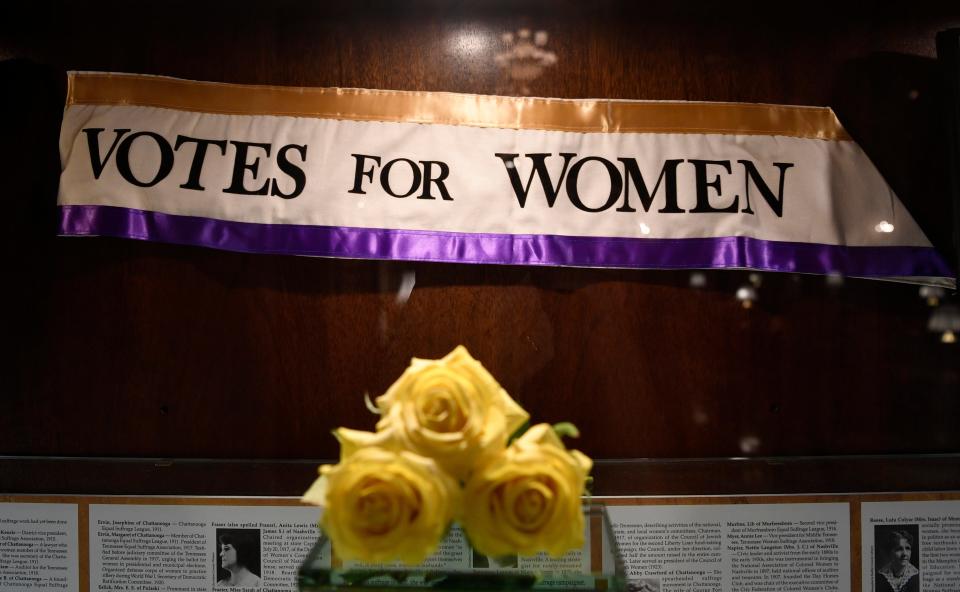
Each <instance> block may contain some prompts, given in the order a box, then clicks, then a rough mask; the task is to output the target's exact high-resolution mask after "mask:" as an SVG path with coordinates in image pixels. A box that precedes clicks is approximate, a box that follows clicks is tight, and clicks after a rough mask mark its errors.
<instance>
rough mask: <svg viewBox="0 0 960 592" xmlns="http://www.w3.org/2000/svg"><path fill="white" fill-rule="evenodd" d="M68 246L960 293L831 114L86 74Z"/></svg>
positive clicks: (65, 190)
mask: <svg viewBox="0 0 960 592" xmlns="http://www.w3.org/2000/svg"><path fill="white" fill-rule="evenodd" d="M60 156H61V165H62V174H61V179H60V191H59V197H58V203H59V212H60V233H61V234H62V235H66V236H87V235H103V236H114V237H124V238H132V239H141V240H154V241H163V242H171V243H179V244H188V245H198V246H205V247H214V248H219V249H228V250H234V251H244V252H258V253H284V254H295V255H312V256H324V257H351V258H368V259H398V260H411V261H444V262H459V263H492V264H510V265H556V266H582V267H612V268H643V269H676V268H690V269H727V268H729V269H754V270H763V271H784V272H798V273H815V274H834V273H836V274H843V275H848V276H856V277H867V278H882V279H893V280H900V281H908V282H914V283H926V284H933V285H940V286H953V285H954V274H953V272H952V271H951V270H950V269H949V268H948V266H947V264H946V263H945V262H944V260H943V258H942V257H941V256H940V255H939V254H938V253H937V252H936V251H935V250H934V249H933V248H932V247H931V245H930V242H929V241H928V240H927V238H926V237H925V236H924V234H923V232H922V231H921V230H920V228H919V227H918V226H917V224H916V222H915V221H914V220H913V218H912V217H911V216H910V214H909V213H908V212H907V211H906V209H905V208H904V207H903V205H902V204H901V203H900V201H899V199H897V197H896V196H895V195H894V193H893V191H892V190H891V189H890V187H889V186H888V185H887V184H886V182H885V181H884V180H883V178H882V177H881V176H880V174H879V173H878V172H877V170H876V168H875V167H874V166H873V164H872V163H871V162H870V160H869V159H868V158H867V156H866V155H865V154H864V153H863V151H862V150H861V149H860V148H859V147H858V146H857V144H856V143H855V142H853V141H852V140H851V139H850V137H849V136H848V135H847V133H846V132H845V131H844V129H843V127H842V126H841V124H840V122H839V121H838V120H837V118H836V116H835V115H834V114H833V111H831V110H830V109H828V108H821V107H795V106H780V105H758V104H740V103H695V102H648V101H614V100H567V99H542V98H520V97H497V96H482V95H465V94H452V93H440V92H400V91H378V90H360V89H340V88H293V87H270V86H245V85H235V84H220V83H209V82H194V81H187V80H179V79H173V78H165V77H156V76H142V75H129V74H112V73H90V72H72V73H70V74H69V90H68V95H67V103H66V109H65V111H64V116H63V126H62V129H61V137H60Z"/></svg>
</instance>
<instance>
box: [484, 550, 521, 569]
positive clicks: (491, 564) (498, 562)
mask: <svg viewBox="0 0 960 592" xmlns="http://www.w3.org/2000/svg"><path fill="white" fill-rule="evenodd" d="M519 565H520V559H519V558H518V557H517V556H516V555H515V554H514V555H503V556H501V557H489V556H487V555H484V554H482V553H478V552H477V550H476V549H474V550H473V567H474V569H511V568H514V567H518V566H519Z"/></svg>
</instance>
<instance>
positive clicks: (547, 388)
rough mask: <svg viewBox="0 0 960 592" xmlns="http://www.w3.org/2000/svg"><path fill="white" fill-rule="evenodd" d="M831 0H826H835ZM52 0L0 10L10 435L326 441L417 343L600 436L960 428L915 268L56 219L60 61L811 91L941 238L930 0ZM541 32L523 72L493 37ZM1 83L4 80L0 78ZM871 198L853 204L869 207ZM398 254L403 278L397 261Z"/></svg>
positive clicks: (207, 448) (605, 448)
mask: <svg viewBox="0 0 960 592" xmlns="http://www.w3.org/2000/svg"><path fill="white" fill-rule="evenodd" d="M828 7H829V8H828ZM771 10H772V9H771V8H770V7H769V5H767V4H760V3H734V4H724V5H723V6H719V5H715V4H713V3H705V2H700V3H693V4H685V5H684V6H683V7H680V8H668V7H660V8H656V9H653V10H652V11H650V10H649V9H648V8H642V7H641V6H640V5H637V6H635V5H634V3H622V4H620V3H613V2H590V3H582V2H549V3H548V2H520V3H515V2H510V3H507V2H439V1H437V2H433V1H430V2H428V1H415V2H354V3H349V4H347V3H343V4H342V5H337V6H327V5H326V4H324V3H304V2H291V1H282V2H271V3H257V4H249V5H242V6H240V5H235V4H233V3H223V4H200V3H183V2H179V3H172V4H171V3H157V4H146V5H144V6H142V7H139V8H138V9H137V11H136V15H134V13H133V11H131V10H130V9H129V7H128V5H127V4H121V3H114V4H111V3H107V4H97V6H95V7H94V6H76V5H72V4H71V5H66V4H65V5H56V4H54V5H49V4H44V5H43V6H41V7H38V8H35V9H32V10H30V11H27V12H25V13H24V14H22V15H16V16H15V17H11V18H7V19H5V20H4V22H3V25H2V27H3V29H2V34H0V57H2V58H3V59H5V60H7V61H4V62H3V63H0V80H2V81H3V84H4V88H5V89H6V90H5V91H4V92H3V93H2V94H3V97H2V99H0V101H2V105H3V108H4V109H3V113H4V114H5V115H6V118H7V123H6V124H5V125H6V129H5V131H4V141H3V142H2V143H0V144H2V148H0V150H2V152H0V162H3V163H4V164H3V165H0V166H3V168H4V169H5V170H4V175H3V179H4V190H5V192H4V193H5V195H6V196H7V199H6V200H5V201H6V203H7V205H8V208H7V211H8V214H7V219H6V222H5V223H4V237H5V238H4V241H5V244H6V246H7V249H6V251H5V252H6V254H7V257H6V258H5V262H6V264H7V268H8V276H9V278H8V281H7V283H6V287H5V289H4V290H3V296H2V298H3V300H2V303H3V307H4V310H5V311H6V314H5V318H6V321H5V327H7V329H6V331H5V337H6V341H7V343H8V345H9V349H10V350H11V353H10V354H9V356H8V358H7V360H6V362H5V363H6V364H8V366H9V367H8V368H7V369H6V370H5V371H4V376H5V383H6V386H5V387H4V389H3V390H4V395H3V406H4V412H3V413H2V414H0V454H18V455H71V456H74V455H79V456H87V455H104V456H167V457H193V458H197V457H216V458H318V457H319V458H332V457H334V456H336V446H335V442H334V440H333V438H332V437H331V436H330V435H329V431H330V429H332V428H333V427H335V426H337V425H349V426H352V427H356V428H363V427H366V428H372V426H373V424H374V418H373V417H372V416H370V415H369V414H368V413H367V411H366V410H365V408H364V405H363V399H362V397H363V394H364V393H365V392H368V393H370V394H371V395H372V396H374V395H377V394H380V393H382V392H383V391H384V390H385V389H386V388H387V387H388V386H389V385H390V383H391V382H392V380H393V379H395V378H396V377H397V376H399V374H400V373H401V372H402V370H403V368H404V367H405V366H406V364H407V363H408V361H409V359H410V358H411V357H412V356H419V357H439V356H442V355H444V354H445V353H447V352H448V351H449V350H450V349H452V348H453V347H454V346H456V345H457V344H460V343H463V344H465V345H467V347H468V348H469V349H470V350H471V352H472V353H473V354H474V355H475V356H476V357H477V358H479V359H480V360H482V361H483V363H484V364H485V365H486V366H487V367H488V368H489V369H490V370H491V371H492V372H493V373H494V374H495V375H496V376H497V377H498V378H499V379H500V380H501V382H502V383H503V385H504V386H505V387H506V388H507V390H508V391H509V392H510V393H511V394H513V395H514V396H515V398H517V399H518V400H519V401H520V402H521V403H522V404H523V405H525V406H526V407H527V408H528V409H529V410H530V412H531V413H532V415H533V416H534V417H535V418H536V419H538V420H543V421H558V420H562V419H572V420H575V421H576V423H578V424H579V425H580V427H581V428H582V431H583V433H584V436H583V438H582V440H581V441H580V442H578V443H577V445H578V446H579V447H580V448H582V449H584V450H586V451H587V452H589V453H590V454H592V455H593V456H596V457H598V458H623V457H712V456H731V455H734V456H739V455H747V456H752V455H787V456H790V455H818V454H878V453H909V454H912V453H922V452H956V451H958V450H960V430H957V425H958V424H960V397H958V396H957V393H958V391H960V353H958V352H960V349H958V348H957V347H956V346H953V347H950V346H944V345H942V344H940V343H939V342H938V340H937V336H936V335H933V334H931V333H928V332H927V330H926V322H927V318H928V316H929V314H930V309H929V308H928V307H927V306H926V305H925V303H924V302H923V300H922V299H920V298H919V296H918V294H917V289H916V288H914V287H906V286H899V285H894V284H885V283H877V282H865V281H857V280H847V281H846V282H844V283H843V285H840V286H832V285H828V283H827V282H826V281H825V280H824V279H823V278H818V277H794V276H788V275H775V274H763V275H762V276H761V277H760V280H761V281H762V285H761V286H760V289H759V290H760V300H759V301H758V302H757V303H756V305H755V306H754V307H752V308H750V309H749V310H748V309H744V308H743V307H742V306H741V305H740V303H739V302H737V301H736V299H735V298H734V297H733V294H734V292H735V290H736V289H737V287H738V286H740V285H743V284H744V283H746V282H747V281H748V279H747V274H745V273H740V272H725V273H707V274H706V276H705V277H706V280H707V284H706V286H705V287H703V288H699V289H697V288H692V287H690V283H689V281H690V280H689V274H688V273H686V272H656V271H644V272H639V271H616V270H610V271H598V270H575V269H541V268H537V269H533V268H530V269H525V268H519V267H498V266H485V267H480V266H464V265H449V264H408V263H389V262H386V263H384V262H369V261H344V260H325V259H310V258H293V257H277V256H263V255H246V254H237V253H225V252H218V251H213V250H204V249H198V248H190V247H181V246H175V245H159V244H148V243H140V242H135V241H118V240H111V239H60V238H55V237H54V236H53V234H54V228H55V212H54V209H53V208H54V204H55V196H56V186H57V174H58V170H59V167H58V160H57V153H56V150H57V148H56V147H57V134H58V125H59V118H60V115H61V109H62V98H63V90H64V89H63V79H62V75H63V71H64V70H66V69H91V70H113V71H125V72H140V73H146V74H163V75H170V76H179V77H185V78H194V79H201V80H214V81H225V82H238V83H262V84H280V85H310V86H348V87H370V88H386V89H405V90H437V91H458V92H472V93H503V94H516V93H519V92H521V91H523V90H526V91H527V92H529V93H530V94H533V95H542V96H557V97H612V98H629V99H683V100H716V101H751V102H771V103H784V104H810V105H830V106H833V107H834V108H835V110H836V111H837V113H838V115H839V117H840V119H841V121H843V122H844V124H845V125H846V126H847V128H848V130H849V131H850V133H851V135H853V137H854V138H855V139H857V140H858V141H859V142H860V143H861V145H862V146H863V148H864V149H865V150H866V152H867V153H868V154H869V155H870V156H871V157H872V158H873V159H874V160H875V162H876V164H877V165H878V167H879V169H880V171H881V173H882V174H883V175H884V176H885V177H886V178H887V179H888V180H889V182H890V183H891V185H892V186H893V187H894V189H895V190H896V191H897V192H898V194H899V195H900V196H901V198H902V199H903V201H904V202H905V203H906V205H907V207H908V209H910V210H911V212H912V213H914V215H915V216H916V218H917V219H918V221H919V222H920V224H921V226H922V227H923V228H924V229H925V230H926V232H927V233H928V235H929V236H930V237H931V239H932V240H933V241H934V243H935V244H936V245H937V246H938V247H940V248H941V250H942V251H943V252H944V253H951V252H953V250H952V248H951V244H950V240H951V238H950V235H951V228H950V222H949V207H950V205H949V198H948V197H947V196H948V192H947V185H946V183H947V178H946V166H947V165H946V161H945V150H944V138H943V137H942V132H943V130H942V123H941V121H942V117H941V115H940V112H939V111H938V101H939V100H940V98H941V96H940V91H939V90H938V86H937V79H936V68H935V63H934V60H933V57H934V35H935V33H936V31H938V30H941V29H945V28H948V27H949V26H956V25H958V24H960V18H958V15H957V11H954V12H953V13H950V12H944V11H943V9H940V8H935V7H933V6H932V5H930V6H928V5H922V4H921V5H920V6H919V7H917V8H916V9H915V10H913V11H912V12H911V14H909V15H904V14H898V13H896V12H894V11H892V10H891V9H885V8H881V7H878V6H875V7H869V6H867V7H861V9H860V10H858V11H853V10H852V9H840V10H839V11H838V10H834V8H833V7H832V6H829V5H826V4H823V5H816V4H814V5H810V6H807V7H804V8H802V9H798V10H797V11H795V12H794V11H791V12H789V13H787V12H777V11H774V12H773V13H771V12H770V11H771ZM523 27H528V28H531V29H532V30H545V31H547V32H548V33H549V42H548V44H547V48H548V49H549V50H551V51H554V52H555V53H556V54H557V57H558V61H557V64H556V65H555V66H552V67H550V68H547V69H546V70H545V71H544V73H543V75H542V76H541V77H540V78H538V79H536V80H534V81H532V82H530V83H529V84H527V85H526V86H527V87H528V88H526V89H523V88H521V87H522V86H523V85H522V84H520V83H518V82H516V81H513V80H511V79H510V78H509V76H507V75H506V74H505V73H504V72H503V71H502V70H501V69H500V68H499V67H498V66H497V65H496V63H495V62H494V57H495V55H496V54H498V53H500V52H503V51H505V50H506V49H507V47H506V44H505V42H504V41H503V39H502V37H501V35H502V34H503V33H505V32H510V31H514V32H515V31H517V30H518V29H519V28H523ZM13 91H15V92H13ZM865 223H866V222H865ZM411 273H412V274H415V278H416V286H415V288H414V290H413V293H412V295H411V297H410V299H409V301H407V302H405V303H398V302H397V299H396V290H397V287H398V286H399V284H400V281H401V278H402V277H403V275H404V274H411Z"/></svg>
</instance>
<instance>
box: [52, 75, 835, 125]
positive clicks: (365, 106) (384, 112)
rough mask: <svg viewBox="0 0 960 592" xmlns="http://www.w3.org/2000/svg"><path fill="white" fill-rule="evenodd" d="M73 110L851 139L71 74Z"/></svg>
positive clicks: (717, 111)
mask: <svg viewBox="0 0 960 592" xmlns="http://www.w3.org/2000/svg"><path fill="white" fill-rule="evenodd" d="M67 105H139V106H150V107H163V108H168V109H178V110H181V111H199V112H203V113H223V114H237V115H288V116H295V117H318V118H323V119H343V120H355V121H387V122H406V123H434V124H447V125H466V126H474V127H492V128H507V129H532V130H552V131H569V132H634V133H645V132H646V133H681V134H682V133H697V134H746V135H773V136H794V137H798V138H816V139H822V140H850V136H849V135H847V132H846V130H844V129H843V126H842V125H841V124H840V121H839V120H838V119H837V117H836V115H834V113H833V110H831V109H830V108H829V107H796V106H787V105H767V104H752V103H694V102H677V101H672V102H671V101H664V102H661V101H619V100H592V99H543V98H531V97H500V96H490V95H470V94H457V93H446V92H419V91H385V90H366V89H353V88H299V87H284V86H254V85H243V84H224V83H218V82H195V81H191V80H181V79H177V78H166V77H158V76H144V75H135V74H110V73H93V72H71V73H70V79H69V90H68V93H67Z"/></svg>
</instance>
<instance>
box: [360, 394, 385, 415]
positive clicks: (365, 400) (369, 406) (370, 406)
mask: <svg viewBox="0 0 960 592" xmlns="http://www.w3.org/2000/svg"><path fill="white" fill-rule="evenodd" d="M363 404H364V405H366V406H367V410H368V411H369V412H370V413H373V414H374V415H381V412H380V408H379V407H377V406H376V405H374V404H373V401H372V400H371V399H370V393H366V392H365V393H363Z"/></svg>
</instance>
